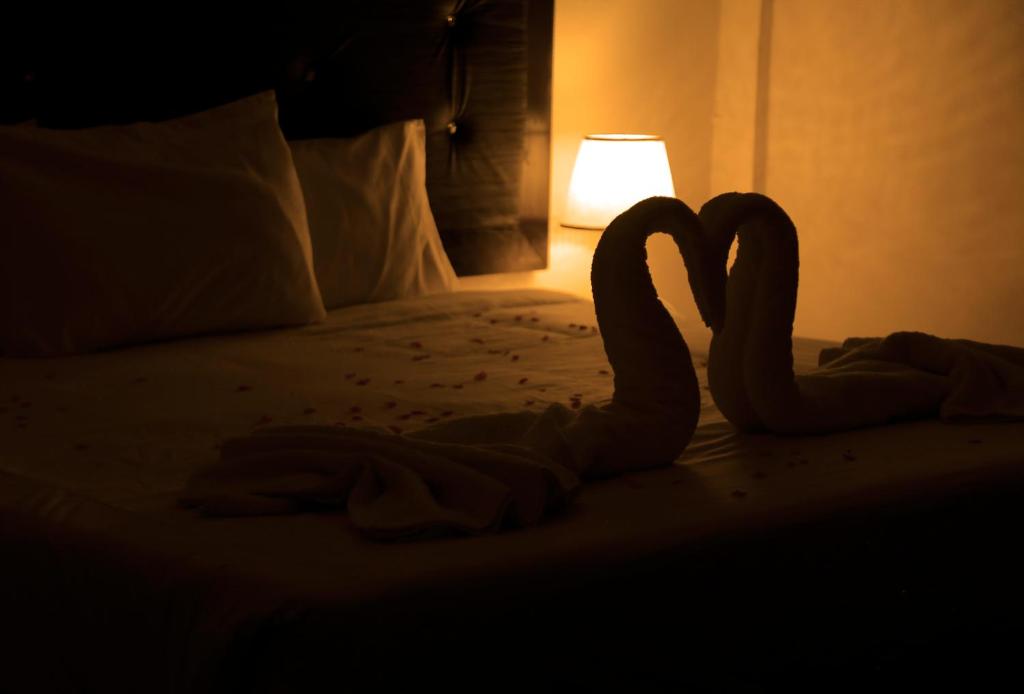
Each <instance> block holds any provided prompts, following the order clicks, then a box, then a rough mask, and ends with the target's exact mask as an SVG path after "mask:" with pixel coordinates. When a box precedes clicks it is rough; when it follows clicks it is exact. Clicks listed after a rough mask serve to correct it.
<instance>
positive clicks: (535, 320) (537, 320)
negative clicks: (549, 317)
mask: <svg viewBox="0 0 1024 694" xmlns="http://www.w3.org/2000/svg"><path fill="white" fill-rule="evenodd" d="M539 321H540V318H537V316H534V317H533V318H531V319H530V322H531V323H537V322H539Z"/></svg>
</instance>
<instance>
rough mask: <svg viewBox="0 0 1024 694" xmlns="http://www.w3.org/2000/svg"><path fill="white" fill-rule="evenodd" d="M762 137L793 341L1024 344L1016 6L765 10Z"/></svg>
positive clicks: (1022, 109)
mask: <svg viewBox="0 0 1024 694" xmlns="http://www.w3.org/2000/svg"><path fill="white" fill-rule="evenodd" d="M766 132H767V138H766V143H765V144H766V147H765V153H766V156H765V159H764V162H763V163H764V167H765V168H764V184H765V189H766V192H767V193H768V194H769V195H771V196H772V197H774V198H775V199H776V200H777V201H778V202H779V203H780V204H782V205H783V206H784V207H785V208H786V209H787V210H788V211H789V212H790V215H791V216H792V217H793V219H794V221H795V222H796V224H797V228H798V230H799V231H800V244H801V283H800V299H799V306H798V312H797V332H798V333H801V334H804V335H815V336H822V337H833V338H838V337H843V336H846V335H863V334H880V333H887V332H890V331H893V330H898V329H918V330H925V331H928V332H934V333H938V334H941V335H945V336H950V337H968V338H974V339H978V340H984V341H998V342H1011V343H1016V344H1024V2H1020V0H975V1H972V0H860V1H853V0H837V1H830V2H823V1H822V0H774V3H773V6H772V22H771V52H770V71H769V81H768V110H767V123H766Z"/></svg>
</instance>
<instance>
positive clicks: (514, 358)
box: [509, 354, 519, 361]
mask: <svg viewBox="0 0 1024 694" xmlns="http://www.w3.org/2000/svg"><path fill="white" fill-rule="evenodd" d="M509 361H519V355H518V354H513V355H512V357H511V359H510V360H509Z"/></svg>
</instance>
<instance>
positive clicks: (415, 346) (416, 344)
mask: <svg viewBox="0 0 1024 694" xmlns="http://www.w3.org/2000/svg"><path fill="white" fill-rule="evenodd" d="M409 346H410V347H412V348H413V349H423V343H421V342H418V341H417V342H410V343H409Z"/></svg>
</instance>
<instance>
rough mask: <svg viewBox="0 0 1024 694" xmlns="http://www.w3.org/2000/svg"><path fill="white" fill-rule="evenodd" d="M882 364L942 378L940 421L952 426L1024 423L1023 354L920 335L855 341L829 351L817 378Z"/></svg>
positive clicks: (824, 353) (1020, 350) (1014, 349)
mask: <svg viewBox="0 0 1024 694" xmlns="http://www.w3.org/2000/svg"><path fill="white" fill-rule="evenodd" d="M879 362H883V363H888V364H892V365H898V366H902V367H907V368H909V369H914V370H915V371H916V372H918V373H921V372H924V373H927V374H931V375H933V376H939V377H942V378H943V379H944V380H945V389H944V390H945V394H944V396H943V397H942V399H941V404H940V405H939V416H940V417H941V418H942V419H943V420H945V421H949V422H968V421H978V420H988V421H1012V420H1020V419H1024V348H1020V347H1011V346H1007V345H993V344H986V343H984V342H974V341H972V340H952V339H946V338H941V337H935V336H934V335H929V334H927V333H920V332H897V333H893V334H891V335H889V336H887V337H884V338H881V337H851V338H848V339H847V340H845V341H844V342H843V344H842V346H840V347H832V348H826V349H823V350H822V351H821V354H820V355H819V357H818V364H819V366H821V367H822V370H819V371H817V372H815V373H818V374H821V373H823V372H826V371H848V370H855V369H857V368H859V367H860V366H867V365H877V364H878V363H879Z"/></svg>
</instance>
